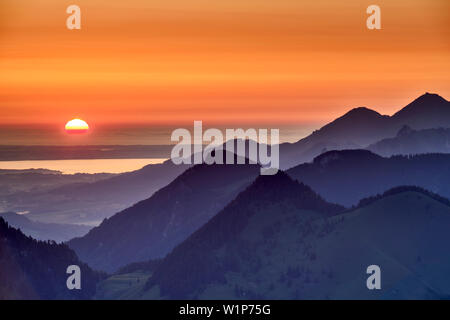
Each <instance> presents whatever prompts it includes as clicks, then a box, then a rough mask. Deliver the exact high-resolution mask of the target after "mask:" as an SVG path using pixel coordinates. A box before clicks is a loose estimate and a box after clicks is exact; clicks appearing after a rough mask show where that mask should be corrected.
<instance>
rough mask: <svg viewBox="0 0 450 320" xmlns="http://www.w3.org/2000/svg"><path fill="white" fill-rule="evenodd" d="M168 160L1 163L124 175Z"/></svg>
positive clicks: (2, 166) (7, 166)
mask: <svg viewBox="0 0 450 320" xmlns="http://www.w3.org/2000/svg"><path fill="white" fill-rule="evenodd" d="M166 160H167V159H162V158H158V159H86V160H27V161H0V169H17V170H24V169H49V170H58V171H61V172H62V173H64V174H74V173H122V172H128V171H134V170H138V169H141V168H142V167H144V166H146V165H148V164H156V163H162V162H164V161H166Z"/></svg>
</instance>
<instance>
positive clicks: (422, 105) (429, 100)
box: [392, 92, 450, 119]
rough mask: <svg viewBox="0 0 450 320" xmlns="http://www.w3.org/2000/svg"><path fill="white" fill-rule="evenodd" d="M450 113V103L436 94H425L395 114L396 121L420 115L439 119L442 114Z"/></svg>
mask: <svg viewBox="0 0 450 320" xmlns="http://www.w3.org/2000/svg"><path fill="white" fill-rule="evenodd" d="M448 112H450V103H449V102H448V101H447V100H445V99H444V98H443V97H441V96H440V95H438V94H435V93H428V92H427V93H425V94H423V95H421V96H420V97H418V98H417V99H415V100H414V101H413V102H411V103H410V104H408V105H407V106H406V107H404V108H403V109H401V110H400V111H398V112H397V113H395V114H394V115H393V116H392V117H393V118H394V119H402V118H409V117H412V116H417V115H419V114H428V115H430V116H431V115H432V116H435V117H439V115H441V114H442V113H448Z"/></svg>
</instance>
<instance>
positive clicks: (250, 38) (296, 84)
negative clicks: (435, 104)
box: [0, 0, 450, 124]
mask: <svg viewBox="0 0 450 320" xmlns="http://www.w3.org/2000/svg"><path fill="white" fill-rule="evenodd" d="M303 2H306V1H299V0H276V1H274V0H226V1H225V0H220V1H219V0H217V1H211V0H189V1H186V0H164V1H163V0H158V1H151V0H127V1H111V0H70V1H64V0H2V1H1V2H0V122H1V123H31V122H54V123H65V122H66V121H67V120H68V119H71V118H75V117H79V118H82V119H85V120H87V121H88V122H90V123H101V122H106V123H108V122H147V123H166V124H167V123H169V124H170V123H179V122H192V121H193V120H203V121H208V122H209V123H216V122H217V123H254V122H256V123H258V122H259V123H263V122H264V123H274V124H283V123H302V122H307V121H309V122H311V121H319V122H320V121H324V120H332V119H333V118H335V117H336V116H339V115H341V114H342V113H344V112H345V111H347V110H348V109H349V108H352V107H356V106H362V105H364V106H367V107H370V108H373V109H375V110H377V111H379V112H382V113H386V114H391V113H393V112H394V111H396V110H398V109H399V108H401V107H403V106H404V105H405V104H407V103H408V102H410V101H411V100H412V99H414V98H415V97H417V96H419V95H420V94H422V93H424V92H425V91H429V92H435V93H439V94H441V95H442V96H444V97H445V98H447V99H448V98H449V97H450V59H449V58H450V1H448V0H388V1H379V0H376V1H375V0H370V1H362V0H346V1H335V0H314V1H307V2H306V3H303ZM70 4H77V5H79V6H80V7H81V10H82V29H81V30H68V29H66V25H65V21H66V18H67V16H68V14H66V12H65V10H66V8H67V6H68V5H70ZM370 4H377V5H379V6H380V7H381V18H382V30H375V31H371V30H367V29H366V17H367V14H366V12H365V10H366V8H367V6H368V5H370Z"/></svg>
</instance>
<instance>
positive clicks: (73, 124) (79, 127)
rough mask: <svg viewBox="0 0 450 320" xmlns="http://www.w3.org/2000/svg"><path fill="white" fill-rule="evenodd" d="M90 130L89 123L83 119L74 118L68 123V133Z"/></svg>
mask: <svg viewBox="0 0 450 320" xmlns="http://www.w3.org/2000/svg"><path fill="white" fill-rule="evenodd" d="M88 130H89V125H88V124H87V123H86V121H83V120H81V119H73V120H70V121H69V122H67V123H66V132H67V133H86V132H88Z"/></svg>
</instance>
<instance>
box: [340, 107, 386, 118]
mask: <svg viewBox="0 0 450 320" xmlns="http://www.w3.org/2000/svg"><path fill="white" fill-rule="evenodd" d="M348 117H352V118H369V119H370V118H373V117H376V118H378V117H382V115H381V114H379V113H378V112H376V111H375V110H372V109H369V108H366V107H358V108H354V109H352V110H350V111H349V112H347V113H346V114H344V115H343V116H342V118H348Z"/></svg>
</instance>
